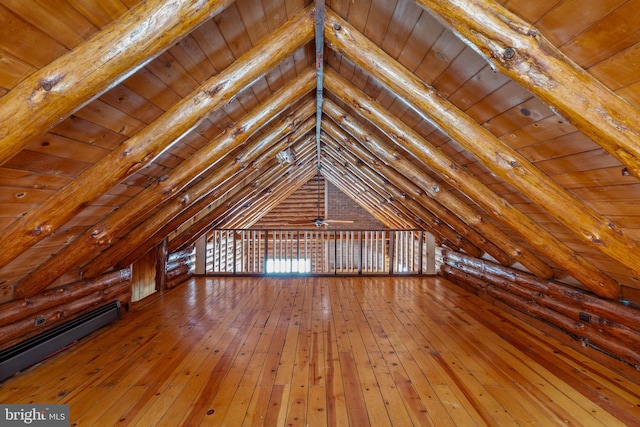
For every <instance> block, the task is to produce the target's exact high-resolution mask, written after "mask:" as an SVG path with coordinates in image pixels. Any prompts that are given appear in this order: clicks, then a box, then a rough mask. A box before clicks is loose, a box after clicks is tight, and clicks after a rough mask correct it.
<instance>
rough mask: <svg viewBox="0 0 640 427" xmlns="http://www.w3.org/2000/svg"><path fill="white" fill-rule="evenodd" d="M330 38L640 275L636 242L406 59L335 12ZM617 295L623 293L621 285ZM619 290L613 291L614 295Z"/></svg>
mask: <svg viewBox="0 0 640 427" xmlns="http://www.w3.org/2000/svg"><path fill="white" fill-rule="evenodd" d="M326 37H327V41H328V42H329V43H330V45H331V46H332V48H333V49H336V50H337V51H339V52H340V53H342V54H344V55H345V56H347V57H348V58H349V59H350V60H352V61H353V62H354V63H355V64H357V65H358V66H360V67H362V68H363V69H364V70H366V71H367V72H368V73H370V74H371V75H372V76H374V77H375V78H377V79H378V80H379V81H381V82H382V83H383V84H384V85H385V86H387V87H389V88H391V90H393V91H394V92H395V93H396V94H397V95H398V96H400V97H401V98H402V99H404V100H405V101H406V102H408V104H409V105H411V106H413V108H414V109H415V110H416V111H417V112H419V113H421V114H423V115H425V117H426V118H428V119H429V120H430V121H432V122H433V123H435V124H436V125H437V126H438V127H439V128H440V129H441V130H443V131H444V132H445V133H447V134H448V135H449V136H450V137H451V138H453V139H454V140H455V141H457V142H458V143H459V144H460V145H462V146H463V147H464V148H465V149H467V150H468V151H469V152H470V153H473V154H474V155H475V156H476V157H477V158H478V159H479V160H480V161H481V162H482V164H483V165H485V166H486V167H487V168H488V169H489V170H490V171H492V172H494V173H495V174H496V175H497V176H499V177H501V178H502V179H504V180H505V181H506V182H508V183H509V184H511V185H512V186H513V187H515V188H516V189H518V190H519V191H520V192H521V193H522V194H524V195H525V196H527V197H528V198H529V199H530V200H531V201H533V202H534V203H536V204H537V205H538V206H539V207H541V208H542V209H544V210H545V211H546V212H548V213H549V214H550V215H552V216H553V217H554V218H555V219H557V220H558V221H559V222H560V223H561V224H563V225H565V226H566V227H567V229H569V230H571V231H572V232H574V234H576V235H577V236H578V237H579V238H580V239H581V240H582V241H583V242H585V243H586V244H588V245H590V246H592V247H594V248H597V249H598V250H600V251H601V252H603V253H604V254H606V255H608V256H609V257H611V258H613V259H615V260H617V261H619V262H620V263H621V264H623V265H625V266H627V267H628V268H629V269H630V270H631V271H633V272H635V273H637V274H639V275H640V251H639V250H638V244H637V242H636V241H635V240H633V239H631V238H629V237H628V236H626V235H625V234H624V233H623V232H622V230H621V229H620V228H619V227H618V226H617V225H615V223H614V222H613V221H611V220H609V219H607V218H605V217H603V216H602V215H600V214H599V213H597V212H595V211H594V210H593V209H591V208H590V207H588V206H586V205H585V204H584V203H582V201H580V200H579V199H577V198H576V197H575V196H573V195H572V194H571V193H569V192H568V191H567V190H565V189H564V188H562V187H561V186H560V185H558V184H557V183H555V181H553V180H551V179H550V178H549V177H548V176H546V175H545V174H544V173H542V172H541V171H540V170H539V169H537V168H536V167H535V166H533V165H532V164H531V163H530V162H529V161H528V160H527V159H525V158H524V157H523V156H521V155H520V154H519V153H517V152H516V151H515V150H513V149H512V148H511V147H509V146H508V145H506V144H505V143H504V142H502V141H500V140H499V139H498V138H496V137H495V136H494V135H493V134H492V133H491V132H489V131H488V130H487V129H485V128H484V127H482V126H480V125H479V124H478V123H476V122H475V121H474V120H473V119H472V118H471V117H469V116H468V115H466V114H465V113H464V112H462V111H461V110H460V109H458V108H457V107H456V106H455V105H453V104H452V103H451V102H449V101H448V100H446V99H443V98H442V97H440V96H439V95H438V93H437V92H436V91H435V90H434V89H433V88H432V87H430V86H429V85H427V84H425V83H424V82H422V81H421V80H420V79H419V78H418V77H416V76H415V75H414V74H412V73H411V72H410V71H409V70H407V69H406V68H405V67H404V66H402V65H401V64H400V63H398V62H397V61H395V60H394V59H393V58H391V57H390V56H389V55H387V54H386V53H385V52H384V51H382V50H381V49H380V48H379V47H377V46H376V45H375V44H373V43H372V42H371V41H369V40H368V39H367V38H366V37H365V36H363V35H362V34H360V33H359V32H358V31H357V30H356V29H354V28H353V27H352V26H350V25H349V24H348V23H347V22H346V21H344V20H342V19H341V18H340V17H338V16H337V15H336V14H334V13H327V34H326ZM615 288H617V292H616V294H617V295H618V297H619V293H620V289H619V287H617V286H616V287H615ZM615 288H611V289H609V290H608V291H607V293H608V294H609V295H610V296H613V293H614V291H616V289H615Z"/></svg>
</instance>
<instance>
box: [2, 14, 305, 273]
mask: <svg viewBox="0 0 640 427" xmlns="http://www.w3.org/2000/svg"><path fill="white" fill-rule="evenodd" d="M311 22H312V20H311V18H310V16H309V12H308V11H306V10H305V12H304V13H301V14H299V15H297V16H296V17H294V18H293V19H292V20H290V21H289V22H287V24H285V25H284V26H283V27H282V28H280V29H279V30H278V31H276V32H274V33H273V34H271V35H270V36H269V37H267V38H265V39H264V40H262V42H261V43H260V44H258V45H257V46H256V47H254V48H253V49H251V50H250V51H249V52H247V53H246V54H245V55H243V56H242V57H240V59H238V60H237V61H235V62H234V63H233V64H231V65H230V66H229V67H228V68H226V69H225V70H224V71H223V72H222V73H220V74H218V75H216V76H214V77H212V78H211V79H209V80H208V81H207V82H205V83H204V84H203V85H202V86H200V87H199V88H198V89H197V90H196V91H194V92H193V93H192V94H191V95H190V96H188V97H186V98H184V99H183V100H182V101H180V102H179V103H178V104H176V105H175V106H174V107H172V108H171V109H170V110H168V111H167V112H166V113H164V114H163V115H162V116H160V117H159V118H158V119H156V120H155V121H154V122H153V123H151V124H150V125H148V126H147V127H146V128H145V129H143V130H142V131H140V132H139V133H137V134H136V135H135V136H133V137H131V138H129V139H128V140H127V141H125V142H123V143H122V144H120V146H118V148H116V149H115V150H113V151H112V152H111V153H110V154H108V155H107V156H106V157H105V158H103V159H102V160H100V161H99V162H97V163H95V164H94V165H93V166H92V167H90V168H89V169H87V170H86V171H85V172H84V173H82V174H81V175H80V176H79V177H78V178H76V179H74V180H73V181H72V182H71V183H69V184H68V185H67V186H65V187H64V188H62V189H61V190H59V191H58V192H56V193H55V194H54V195H52V196H51V197H50V198H49V199H47V200H46V201H45V202H43V203H42V204H40V205H39V206H38V207H37V208H35V209H33V210H31V211H30V212H29V213H27V214H26V215H25V216H23V217H22V218H20V219H19V220H17V221H15V222H14V223H13V224H11V225H10V226H9V227H7V228H6V229H5V230H4V231H3V232H2V234H1V235H0V240H2V241H4V242H7V244H8V246H7V248H10V249H9V250H7V251H3V252H2V253H1V254H0V267H2V266H4V265H6V264H7V263H9V262H10V261H11V260H12V259H13V258H15V257H16V256H18V255H19V254H21V253H23V252H24V251H25V250H27V249H28V248H29V247H30V246H32V245H33V244H35V243H36V242H38V241H39V240H41V239H43V238H44V237H47V236H49V235H51V234H52V233H53V232H55V231H56V230H58V229H59V227H61V226H62V225H64V224H65V223H66V222H67V221H69V220H70V219H71V218H73V216H74V215H76V214H77V213H78V212H79V211H81V210H82V209H83V208H84V207H85V206H87V205H88V204H90V203H91V202H93V201H94V200H96V199H97V198H98V197H100V196H102V195H103V194H104V193H105V192H106V191H108V190H109V189H110V188H112V187H113V186H114V185H115V184H117V183H119V182H120V181H122V180H123V179H125V178H126V177H128V176H130V175H132V174H133V173H135V172H136V171H137V170H139V169H140V168H142V167H143V166H145V165H146V164H148V163H150V162H151V161H153V159H154V158H155V157H156V156H157V155H159V153H161V152H163V151H164V150H166V149H167V148H168V147H170V146H171V145H172V144H174V143H176V142H177V141H179V140H180V138H181V137H182V136H183V135H184V134H185V133H186V132H188V131H189V130H191V129H193V128H194V127H195V126H196V125H197V124H198V123H200V122H201V121H202V120H203V119H204V118H205V117H207V116H208V115H209V114H210V113H211V111H212V110H215V109H216V108H219V107H221V106H222V105H224V104H225V103H226V102H228V101H229V100H230V99H232V98H233V97H234V96H236V95H237V93H238V92H240V91H241V90H242V89H244V88H245V87H246V86H247V85H250V84H251V83H253V81H254V80H255V79H257V78H258V77H259V76H261V75H263V74H264V73H265V72H267V71H269V70H271V69H272V68H273V67H274V66H275V65H277V64H278V63H279V62H280V61H282V60H283V59H285V58H286V57H287V56H289V55H291V54H292V53H293V52H294V51H295V50H296V49H298V48H299V47H300V46H302V45H303V44H304V43H306V42H308V41H309V40H310V39H311V38H312V37H313V31H312V28H310V27H312V25H311ZM42 218H48V219H47V220H46V221H44V222H43V221H42Z"/></svg>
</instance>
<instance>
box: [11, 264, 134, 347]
mask: <svg viewBox="0 0 640 427" xmlns="http://www.w3.org/2000/svg"><path fill="white" fill-rule="evenodd" d="M122 278H125V280H121V279H122ZM80 283H81V284H87V283H86V282H80ZM96 284H99V286H96V287H95V288H94V285H96ZM88 285H90V288H91V289H92V292H91V293H88V294H84V293H83V292H81V291H79V290H78V289H77V287H76V286H75V285H74V287H73V290H74V291H75V295H74V296H73V297H71V298H69V297H68V295H66V294H65V292H64V290H63V289H64V288H65V287H64V286H63V287H61V288H60V289H61V290H60V291H58V292H59V295H61V297H60V298H59V299H58V301H59V302H58V303H57V304H55V305H53V306H52V305H50V304H48V303H46V302H44V300H45V299H46V298H47V297H50V296H51V295H50V294H44V295H43V296H42V297H39V298H37V301H43V302H41V303H40V304H41V305H40V306H39V307H40V308H41V310H40V311H38V312H37V313H33V312H31V311H25V315H27V316H26V317H21V318H20V319H18V320H15V321H13V322H11V323H6V324H4V322H3V326H1V327H0V337H1V338H0V346H7V347H8V346H10V345H12V344H13V343H14V341H16V340H18V341H21V340H23V339H26V338H28V337H29V336H32V335H35V334H39V333H41V332H44V331H46V330H48V329H51V328H52V327H53V326H56V325H58V324H60V323H62V322H64V321H67V320H71V319H72V318H74V317H77V316H78V315H80V314H82V313H84V312H86V311H88V310H89V309H91V308H93V307H96V306H98V305H100V304H104V303H108V302H110V301H115V300H116V299H119V300H120V302H122V303H125V304H126V303H128V302H129V300H130V297H131V289H130V280H129V276H128V275H127V273H121V272H116V273H112V274H109V275H106V276H105V278H104V279H102V278H100V279H98V280H96V281H94V282H92V283H89V284H88ZM52 291H53V292H55V291H56V289H53V290H52ZM80 295H82V296H80ZM116 297H118V298H116ZM54 299H55V298H54ZM8 304H14V302H11V303H8ZM30 314H31V315H30ZM33 314H37V315H40V316H43V317H44V318H45V322H44V324H43V325H42V326H34V321H33V316H32V315H33Z"/></svg>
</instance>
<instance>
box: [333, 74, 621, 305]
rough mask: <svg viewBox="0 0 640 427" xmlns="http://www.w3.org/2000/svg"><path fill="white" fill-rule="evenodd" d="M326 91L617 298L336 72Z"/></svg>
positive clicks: (593, 271)
mask: <svg viewBox="0 0 640 427" xmlns="http://www.w3.org/2000/svg"><path fill="white" fill-rule="evenodd" d="M326 77H327V79H326V80H325V87H326V88H327V89H328V90H329V91H331V92H332V93H334V94H335V95H336V96H337V97H338V98H340V99H342V100H343V101H344V102H345V103H347V104H348V105H349V106H350V107H352V108H353V109H354V110H355V111H356V112H357V113H358V114H359V115H360V116H362V117H363V118H365V119H367V120H368V121H370V122H371V123H372V124H374V125H375V126H376V127H378V128H379V129H380V130H381V131H382V132H384V133H385V134H386V135H387V136H388V137H389V138H390V140H392V141H393V142H394V143H395V144H397V146H399V147H402V148H404V149H405V150H407V151H408V152H410V153H411V154H413V155H414V156H415V157H416V158H418V159H419V160H421V161H422V162H423V163H424V164H426V165H427V166H428V167H429V168H431V169H432V170H433V171H434V172H436V173H438V174H439V175H440V176H441V177H442V178H443V179H444V180H446V181H447V182H448V183H449V184H451V185H452V186H454V187H455V188H457V189H459V190H460V191H462V192H463V193H464V194H466V195H467V196H468V197H470V198H471V199H472V200H474V201H475V202H476V203H478V204H479V205H480V206H481V207H483V208H484V209H485V211H487V212H488V213H490V214H492V215H493V216H494V217H495V218H496V219H497V220H499V221H501V222H504V223H505V224H506V225H507V226H509V227H510V228H511V229H513V230H514V231H517V232H518V233H519V234H520V235H521V236H522V237H523V238H524V239H525V240H526V241H527V242H528V243H529V244H530V245H531V246H532V247H534V248H535V249H536V250H538V251H540V253H543V254H545V255H546V256H547V257H548V258H549V259H551V260H553V261H554V262H555V263H556V264H557V265H561V266H563V268H564V269H565V270H566V271H568V272H569V273H570V274H571V275H572V276H573V277H575V278H576V279H577V280H579V281H580V282H581V283H583V284H584V285H585V286H586V287H587V288H589V289H591V290H592V291H593V292H594V293H596V294H598V295H600V296H604V297H606V298H611V299H619V298H620V286H619V285H618V283H617V282H616V281H615V280H613V279H612V278H610V277H609V276H607V275H606V274H604V273H603V272H602V271H600V270H598V269H597V268H596V267H595V266H593V265H592V264H591V263H589V262H587V261H586V260H585V259H584V258H582V257H581V256H580V255H578V254H576V253H575V252H574V251H573V250H572V249H570V248H569V247H568V246H566V245H565V244H564V243H562V242H561V241H559V240H558V239H557V238H555V237H554V236H553V235H552V234H551V233H549V232H548V231H546V230H545V229H544V228H542V227H540V226H539V225H538V224H537V223H536V222H534V221H533V220H532V219H531V218H529V217H528V216H527V215H526V214H524V213H523V212H521V211H520V210H518V209H517V208H516V207H514V206H513V205H512V204H511V203H509V202H508V201H507V200H505V199H503V198H502V197H500V196H498V195H497V194H495V193H494V192H493V191H492V190H491V189H489V188H488V187H487V186H486V185H484V184H483V183H482V182H481V181H480V180H478V179H477V178H475V177H474V176H473V175H471V174H469V173H467V172H465V171H464V170H463V169H462V168H461V167H460V166H459V165H457V164H456V163H455V162H454V161H453V160H451V159H450V158H449V157H448V156H446V155H445V154H444V153H442V152H441V151H440V150H438V149H437V148H436V147H434V146H433V145H432V144H431V143H429V142H428V141H427V140H425V139H424V138H423V137H422V136H421V135H420V134H418V133H417V132H415V131H414V130H413V129H411V128H410V127H409V126H407V125H406V124H404V123H403V122H402V121H401V120H399V119H398V118H396V117H393V116H391V115H390V114H389V113H388V112H387V111H386V110H385V109H384V108H383V107H382V106H380V105H379V104H378V103H376V102H375V101H374V100H372V99H371V98H370V97H369V96H367V95H366V94H365V93H363V92H362V91H360V90H359V89H357V88H355V87H353V85H351V84H350V83H348V82H347V81H345V80H344V78H342V77H341V76H340V75H339V74H338V73H336V72H335V71H332V70H331V69H329V70H327V71H326Z"/></svg>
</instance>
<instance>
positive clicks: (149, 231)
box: [82, 102, 314, 277]
mask: <svg viewBox="0 0 640 427" xmlns="http://www.w3.org/2000/svg"><path fill="white" fill-rule="evenodd" d="M313 105H314V104H313V103H312V102H308V103H306V104H305V105H304V106H303V107H302V108H301V109H300V111H303V110H308V113H309V116H311V115H312V114H313ZM312 126H313V122H312V120H310V119H308V120H307V121H305V123H303V125H302V126H300V129H297V130H296V132H294V133H292V134H289V135H288V136H286V137H284V138H283V137H282V134H284V133H286V130H284V129H283V128H286V127H285V126H276V127H275V128H274V129H272V130H271V132H269V133H268V134H267V135H264V136H262V137H261V138H258V139H257V140H256V141H254V142H253V143H251V144H249V145H248V146H247V147H246V148H245V149H244V150H242V151H241V152H240V153H238V154H237V155H233V156H232V158H229V159H227V160H226V161H225V162H223V164H221V165H220V166H219V167H218V168H216V172H211V173H209V175H208V176H206V177H205V178H204V179H202V180H201V181H200V182H198V183H197V184H195V185H193V186H192V187H190V188H188V189H187V190H186V191H185V192H184V193H183V194H181V195H180V196H179V197H178V198H177V199H178V200H173V201H172V202H171V203H170V204H168V205H167V206H165V207H163V208H162V209H161V210H160V211H158V212H156V213H155V214H153V215H152V216H151V217H150V218H149V219H147V220H145V221H144V222H143V223H142V224H140V225H138V226H137V227H136V228H134V229H133V230H130V231H129V232H128V233H127V234H126V235H125V236H124V237H123V238H122V239H120V240H119V241H118V242H116V243H115V244H113V245H112V246H110V247H109V248H108V249H107V250H105V251H104V252H102V253H101V254H100V255H99V256H98V257H96V258H95V259H94V260H92V261H91V262H90V263H88V264H86V265H85V266H84V267H83V268H82V274H83V277H94V276H95V275H97V274H100V273H101V272H102V271H105V270H106V269H107V268H109V267H110V266H112V265H116V266H119V265H124V266H127V265H129V264H131V263H132V262H133V261H135V259H137V258H138V257H139V256H142V255H143V254H144V253H145V252H146V251H147V250H149V249H150V248H151V247H153V246H155V245H156V244H157V243H158V241H162V240H164V238H165V236H166V235H167V234H169V232H170V231H172V230H174V229H176V228H178V227H179V225H180V224H182V223H184V222H185V221H187V220H188V219H189V218H191V217H193V216H194V215H196V214H197V213H198V212H200V211H201V210H202V209H204V208H205V207H207V206H208V205H209V204H211V203H213V202H214V201H215V199H216V198H217V197H218V196H219V195H220V194H224V193H226V192H227V191H229V189H230V188H233V186H235V185H237V184H238V183H239V182H240V181H242V180H245V179H256V178H258V176H259V174H261V173H262V172H263V171H264V170H265V169H263V167H266V168H267V169H266V170H268V169H269V168H270V167H274V166H275V165H276V164H277V162H276V160H275V155H276V154H277V153H278V152H280V151H282V150H283V149H285V148H287V147H288V146H290V145H291V141H295V140H297V139H299V138H300V137H302V135H304V134H305V133H307V132H309V131H310V130H311V129H312ZM277 138H281V139H280V140H279V141H276V142H275V143H274V140H276V139H277ZM269 144H272V145H271V146H268V145H269ZM258 147H261V148H262V151H257V150H256V149H257V148H258ZM265 165H266V166H265Z"/></svg>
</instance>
